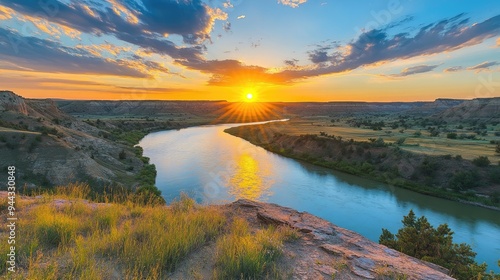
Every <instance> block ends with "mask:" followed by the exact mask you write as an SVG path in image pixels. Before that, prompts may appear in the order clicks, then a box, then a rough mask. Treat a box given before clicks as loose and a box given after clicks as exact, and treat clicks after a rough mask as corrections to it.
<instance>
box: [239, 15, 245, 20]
mask: <svg viewBox="0 0 500 280" xmlns="http://www.w3.org/2000/svg"><path fill="white" fill-rule="evenodd" d="M246 17H247V16H245V15H241V16H239V17H237V19H244V18H246Z"/></svg>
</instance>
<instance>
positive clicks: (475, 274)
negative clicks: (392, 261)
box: [379, 210, 500, 279]
mask: <svg viewBox="0 0 500 280" xmlns="http://www.w3.org/2000/svg"><path fill="white" fill-rule="evenodd" d="M402 223H403V228H401V229H399V230H398V233H397V234H395V235H394V234H392V233H391V232H390V231H389V230H387V229H382V234H381V235H380V238H379V243H380V244H383V245H386V246H387V247H389V248H392V249H395V250H398V251H400V252H402V253H405V254H407V255H409V256H412V257H415V258H418V259H421V260H424V261H428V262H432V263H435V264H437V265H440V266H443V267H445V268H447V269H449V271H450V275H451V276H453V277H456V278H457V279H500V276H499V275H495V274H493V273H490V274H486V263H483V264H478V263H476V262H475V260H474V257H475V256H476V253H475V252H474V251H473V250H472V248H471V247H470V246H469V245H468V244H466V243H461V244H456V243H453V231H452V230H451V229H450V228H449V227H448V225H447V224H442V225H439V226H438V227H437V228H434V227H433V226H432V225H431V224H430V223H429V221H428V220H427V218H426V217H425V216H422V217H420V218H417V217H416V216H415V213H414V212H413V210H410V212H409V213H408V215H407V216H404V217H403V220H402Z"/></svg>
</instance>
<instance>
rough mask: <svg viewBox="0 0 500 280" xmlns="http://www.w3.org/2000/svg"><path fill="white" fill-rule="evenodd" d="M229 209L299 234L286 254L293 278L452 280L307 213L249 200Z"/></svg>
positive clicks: (444, 272) (433, 268)
mask: <svg viewBox="0 0 500 280" xmlns="http://www.w3.org/2000/svg"><path fill="white" fill-rule="evenodd" d="M230 207H233V208H244V209H245V211H244V212H245V213H246V214H245V215H255V216H254V217H256V218H257V219H256V221H260V222H261V223H263V224H272V225H275V226H280V225H286V226H290V227H292V228H294V229H296V230H297V231H298V232H300V233H302V237H301V240H300V241H299V242H300V246H299V245H295V246H299V248H295V249H294V250H295V251H294V252H292V253H288V254H287V255H296V256H297V257H296V258H293V259H294V260H290V261H291V262H293V267H294V272H293V276H292V278H293V279H322V278H325V275H327V276H328V277H327V279H330V278H332V277H333V276H335V277H340V278H339V279H344V277H345V279H376V278H377V277H378V276H379V273H382V274H381V276H382V277H385V276H387V275H404V276H406V277H407V278H408V279H453V278H451V277H450V276H448V275H447V273H448V271H447V270H446V269H445V268H443V267H440V266H438V265H435V264H430V263H428V262H425V261H421V260H418V259H416V258H413V257H410V256H407V255H405V254H403V253H400V252H397V251H395V250H392V249H390V248H387V247H386V246H384V245H380V244H377V243H375V242H372V241H370V240H368V239H366V238H365V237H363V236H361V235H359V234H357V233H355V232H353V231H350V230H347V229H343V228H340V227H337V226H335V225H334V224H332V223H330V222H328V221H325V220H323V219H320V218H318V217H316V216H313V215H311V214H309V213H305V212H298V211H296V210H293V209H291V208H287V207H281V206H279V205H276V204H269V203H261V202H255V201H249V200H238V201H236V202H234V203H232V204H230ZM252 211H253V212H252ZM232 212H242V211H232ZM253 219H255V218H253ZM295 259H297V260H295ZM336 265H337V266H339V267H340V268H337V267H336Z"/></svg>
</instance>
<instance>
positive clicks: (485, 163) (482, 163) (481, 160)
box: [472, 156, 491, 167]
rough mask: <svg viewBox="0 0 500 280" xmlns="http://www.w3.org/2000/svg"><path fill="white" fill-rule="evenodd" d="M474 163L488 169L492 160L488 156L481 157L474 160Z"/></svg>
mask: <svg viewBox="0 0 500 280" xmlns="http://www.w3.org/2000/svg"><path fill="white" fill-rule="evenodd" d="M472 163H474V165H476V166H478V167H486V166H488V165H490V163H491V162H490V160H489V159H488V157H486V156H480V157H477V158H475V159H473V160H472Z"/></svg>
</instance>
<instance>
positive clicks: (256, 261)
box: [214, 218, 298, 279]
mask: <svg viewBox="0 0 500 280" xmlns="http://www.w3.org/2000/svg"><path fill="white" fill-rule="evenodd" d="M296 238H298V234H297V233H296V232H295V231H294V230H292V229H290V228H288V227H278V228H274V227H269V228H267V229H262V230H258V231H257V232H256V233H255V234H252V233H251V232H250V230H249V226H248V223H247V222H246V220H243V219H241V218H236V219H235V220H234V221H233V223H232V225H231V228H230V231H229V233H228V234H226V235H224V236H223V237H222V238H220V239H219V240H218V242H217V252H216V269H215V271H214V278H215V279H263V278H264V279H281V278H284V276H283V273H282V271H281V270H280V268H279V267H277V265H276V262H277V260H278V259H279V257H280V256H281V254H282V247H283V242H284V241H286V240H289V239H296Z"/></svg>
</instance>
